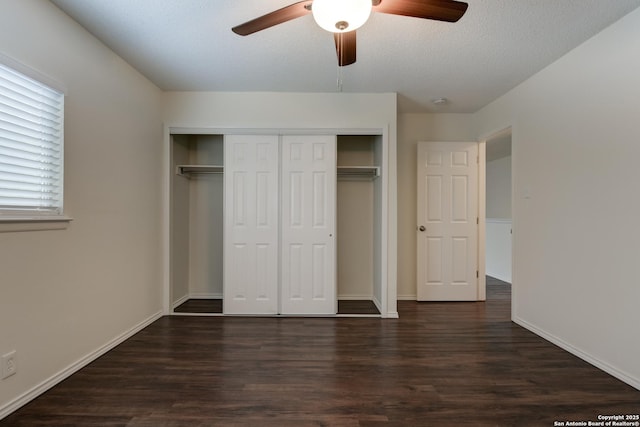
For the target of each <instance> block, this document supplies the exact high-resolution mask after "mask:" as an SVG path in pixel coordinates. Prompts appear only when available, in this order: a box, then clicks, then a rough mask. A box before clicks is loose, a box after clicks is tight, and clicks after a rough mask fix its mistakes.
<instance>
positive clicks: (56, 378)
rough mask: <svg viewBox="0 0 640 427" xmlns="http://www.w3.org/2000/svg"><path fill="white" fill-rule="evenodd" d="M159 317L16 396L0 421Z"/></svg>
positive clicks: (0, 412)
mask: <svg viewBox="0 0 640 427" xmlns="http://www.w3.org/2000/svg"><path fill="white" fill-rule="evenodd" d="M161 317H162V311H159V312H157V313H155V314H153V315H152V316H150V317H148V318H147V319H145V320H143V321H142V322H140V323H138V324H137V325H135V326H134V327H133V328H131V329H129V330H128V331H126V332H124V333H122V334H120V335H119V336H117V337H116V338H114V339H112V340H111V341H109V342H108V343H107V344H105V345H103V346H102V347H100V348H98V349H96V350H95V351H93V352H91V353H89V354H87V355H86V356H84V357H83V358H81V359H79V360H78V361H76V362H74V363H72V364H71V365H69V366H67V367H66V368H65V369H63V370H61V371H60V372H58V373H57V374H54V375H53V376H51V377H49V378H48V379H46V380H44V381H43V382H41V383H40V384H38V385H37V386H35V387H33V388H32V389H31V390H28V391H27V392H25V393H23V394H22V395H20V396H18V397H17V398H15V399H13V400H11V401H9V403H7V404H6V405H4V406H2V407H0V420H2V419H3V418H5V417H6V416H7V415H9V414H11V413H13V412H15V411H16V410H18V409H19V408H21V407H22V406H24V405H26V404H27V403H29V402H31V401H32V400H33V399H35V398H36V397H38V396H40V395H41V394H42V393H44V392H46V391H47V390H49V389H50V388H52V387H53V386H55V385H56V384H58V383H60V382H61V381H63V380H65V379H67V378H69V377H70V376H71V375H73V374H74V373H76V372H77V371H79V370H80V369H82V368H84V367H85V366H87V365H88V364H89V363H91V362H93V361H94V360H96V359H97V358H98V357H100V356H102V355H103V354H105V353H106V352H108V351H109V350H111V349H113V348H114V347H116V346H117V345H118V344H120V343H122V342H123V341H125V340H127V339H128V338H130V337H131V336H133V335H134V334H136V333H137V332H139V331H141V330H142V329H144V328H146V327H147V326H149V325H150V324H151V323H153V322H155V321H156V320H158V319H159V318H161Z"/></svg>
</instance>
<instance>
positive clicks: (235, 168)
mask: <svg viewBox="0 0 640 427" xmlns="http://www.w3.org/2000/svg"><path fill="white" fill-rule="evenodd" d="M278 161H279V151H278V136H275V135H267V136H263V135H227V136H225V141H224V204H225V207H224V301H223V311H224V313H225V314H277V313H278V236H279V234H278V233H279V230H278V222H279V218H278V193H279V186H278V172H279V170H278Z"/></svg>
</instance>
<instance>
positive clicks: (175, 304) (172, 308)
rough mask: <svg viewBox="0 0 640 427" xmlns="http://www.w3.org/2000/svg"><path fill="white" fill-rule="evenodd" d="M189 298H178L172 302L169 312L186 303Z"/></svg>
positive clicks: (187, 296) (186, 296) (188, 296)
mask: <svg viewBox="0 0 640 427" xmlns="http://www.w3.org/2000/svg"><path fill="white" fill-rule="evenodd" d="M189 298H190V295H189V294H187V295H185V296H183V297H180V298H178V299H177V300H176V301H174V302H173V304H171V311H173V310H175V308H176V307H180V306H181V305H182V304H184V303H185V302H187V301H188V300H189Z"/></svg>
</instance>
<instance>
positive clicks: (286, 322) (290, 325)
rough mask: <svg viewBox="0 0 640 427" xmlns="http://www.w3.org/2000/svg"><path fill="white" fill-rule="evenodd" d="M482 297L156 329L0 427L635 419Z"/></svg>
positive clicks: (593, 378)
mask: <svg viewBox="0 0 640 427" xmlns="http://www.w3.org/2000/svg"><path fill="white" fill-rule="evenodd" d="M488 283H489V282H488ZM488 288H489V289H488V295H489V299H488V300H487V301H486V302H479V303H417V302H413V301H400V302H399V304H398V310H399V313H400V318H399V319H376V318H339V319H336V318H238V317H198V316H188V317H185V316H168V317H163V318H161V319H159V320H158V321H156V322H154V323H153V324H152V325H150V326H149V327H147V328H145V329H144V330H143V331H141V332H140V333H138V334H136V335H135V336H133V337H132V338H130V339H129V340H127V341H125V342H124V343H122V344H121V345H119V346H118V347H116V348H115V349H114V350H112V351H110V352H108V353H107V354H105V355H104V356H102V357H101V358H99V359H98V360H96V361H95V362H93V363H92V364H90V365H89V366H87V367H85V368H83V369H82V370H80V371H79V372H77V373H76V374H74V375H73V376H71V377H70V378H68V379H67V380H65V381H64V382H62V383H61V384H59V385H58V386H56V387H54V388H52V389H51V390H49V391H48V392H47V393H45V394H43V395H42V396H40V397H39V398H37V399H36V400H34V401H32V402H31V403H29V404H28V405H26V406H25V407H23V408H21V409H19V410H18V411H16V412H15V413H13V414H11V415H9V416H8V417H7V418H5V419H4V420H0V426H2V427H5V426H12V427H25V426H28V427H40V426H47V427H56V426H88V427H93V426H107V427H115V426H123V427H124V426H127V427H160V426H165V427H184V426H188V427H205V426H207V427H208V426H243V427H246V426H278V427H288V426H292V427H293V426H295V427H300V426H303V427H304V426H345V427H350V426H359V427H362V426H366V427H381V426H384V427H389V426H453V425H473V426H553V423H554V421H571V420H574V421H582V420H583V421H587V420H597V416H598V415H599V414H637V413H638V412H640V391H638V390H636V389H634V388H632V387H630V386H628V385H626V384H624V383H622V382H620V381H618V380H617V379H615V378H613V377H611V376H609V375H608V374H606V373H604V372H602V371H600V370H598V369H596V368H595V367H593V366H591V365H589V364H587V363H586V362H584V361H582V360H580V359H578V358H576V357H574V356H572V355H571V354H569V353H567V352H565V351H563V350H561V349H560V348H558V347H556V346H554V345H553V344H550V343H549V342H547V341H545V340H543V339H542V338H540V337H537V336H536V335H534V334H532V333H531V332H529V331H527V330H525V329H523V328H521V327H519V326H518V325H516V324H514V323H512V322H511V321H510V300H509V298H505V295H506V296H508V295H510V286H509V285H508V284H505V283H504V282H502V283H491V284H490V285H489V286H488ZM493 297H495V298H493Z"/></svg>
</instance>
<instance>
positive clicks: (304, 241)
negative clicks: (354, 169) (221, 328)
mask: <svg viewBox="0 0 640 427" xmlns="http://www.w3.org/2000/svg"><path fill="white" fill-rule="evenodd" d="M281 150H282V158H281V166H280V167H281V179H282V187H281V199H282V202H281V206H282V208H281V215H282V220H281V231H280V233H281V249H280V250H281V262H282V267H281V271H282V273H281V274H282V277H281V291H280V298H281V313H282V314H302V315H304V314H335V313H336V311H337V304H338V303H337V297H336V244H335V242H336V239H335V232H336V220H335V217H336V137H335V136H326V135H319V136H316V135H305V136H291V135H286V136H283V137H282V148H281Z"/></svg>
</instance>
